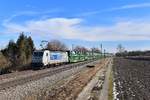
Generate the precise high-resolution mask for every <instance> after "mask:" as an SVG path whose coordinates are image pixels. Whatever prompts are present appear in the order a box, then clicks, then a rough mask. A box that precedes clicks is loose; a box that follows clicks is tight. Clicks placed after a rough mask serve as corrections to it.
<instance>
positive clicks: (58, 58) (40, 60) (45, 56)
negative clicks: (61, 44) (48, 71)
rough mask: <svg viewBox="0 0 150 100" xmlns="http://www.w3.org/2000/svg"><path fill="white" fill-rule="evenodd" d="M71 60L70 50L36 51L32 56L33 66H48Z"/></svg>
mask: <svg viewBox="0 0 150 100" xmlns="http://www.w3.org/2000/svg"><path fill="white" fill-rule="evenodd" d="M67 62H69V58H68V52H64V51H49V50H44V51H35V52H34V53H33V56H32V66H33V67H36V66H39V67H40V66H47V65H52V64H60V63H67Z"/></svg>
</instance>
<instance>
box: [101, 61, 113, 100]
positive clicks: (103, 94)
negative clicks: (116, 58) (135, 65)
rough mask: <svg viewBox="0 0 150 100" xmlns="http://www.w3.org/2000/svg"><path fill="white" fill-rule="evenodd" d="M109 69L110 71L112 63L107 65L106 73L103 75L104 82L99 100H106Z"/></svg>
mask: <svg viewBox="0 0 150 100" xmlns="http://www.w3.org/2000/svg"><path fill="white" fill-rule="evenodd" d="M111 69H112V61H111V63H110V64H109V65H108V68H107V72H106V74H105V81H104V84H103V88H102V90H101V93H100V97H99V100H108V90H109V76H110V73H111Z"/></svg>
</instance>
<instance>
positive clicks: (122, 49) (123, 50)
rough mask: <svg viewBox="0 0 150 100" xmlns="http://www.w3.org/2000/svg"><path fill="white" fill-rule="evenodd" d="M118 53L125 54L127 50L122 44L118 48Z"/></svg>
mask: <svg viewBox="0 0 150 100" xmlns="http://www.w3.org/2000/svg"><path fill="white" fill-rule="evenodd" d="M117 51H118V53H123V52H125V48H124V47H123V46H122V45H121V44H119V45H118V47H117Z"/></svg>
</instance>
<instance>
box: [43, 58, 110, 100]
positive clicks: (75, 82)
mask: <svg viewBox="0 0 150 100" xmlns="http://www.w3.org/2000/svg"><path fill="white" fill-rule="evenodd" d="M107 62H108V59H103V60H100V61H99V62H98V63H97V64H96V65H95V67H89V68H86V69H85V70H82V71H81V72H79V73H77V74H75V75H74V76H73V78H72V79H71V80H69V81H66V82H65V83H64V84H63V85H60V86H55V88H52V89H50V90H47V91H46V92H45V93H44V95H43V96H42V99H44V100H75V99H76V97H77V96H78V94H79V93H80V92H81V91H82V89H83V88H84V86H86V85H87V84H88V82H89V81H90V80H91V79H92V77H93V76H94V75H95V74H96V73H97V72H98V71H99V70H100V69H101V68H103V67H104V66H105V65H106V64H107Z"/></svg>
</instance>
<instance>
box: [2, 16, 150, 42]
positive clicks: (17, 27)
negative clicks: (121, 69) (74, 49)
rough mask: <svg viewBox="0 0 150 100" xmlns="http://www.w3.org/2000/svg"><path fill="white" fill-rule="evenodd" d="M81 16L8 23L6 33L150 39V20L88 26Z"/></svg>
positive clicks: (93, 39) (77, 37)
mask: <svg viewBox="0 0 150 100" xmlns="http://www.w3.org/2000/svg"><path fill="white" fill-rule="evenodd" d="M82 21H84V20H83V19H79V18H71V19H70V18H49V19H45V20H37V21H27V22H25V23H24V24H16V23H6V24H3V25H4V27H5V33H18V32H22V31H24V32H31V33H32V36H41V37H47V38H48V37H54V38H62V39H79V40H86V41H122V40H150V35H149V33H150V28H149V27H150V22H146V21H143V22H138V21H128V22H116V23H114V24H113V25H111V26H92V27H89V26H86V25H83V24H82Z"/></svg>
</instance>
